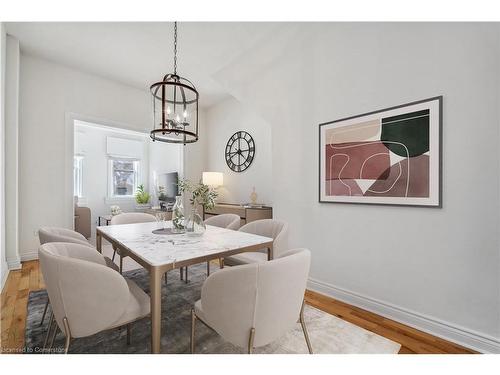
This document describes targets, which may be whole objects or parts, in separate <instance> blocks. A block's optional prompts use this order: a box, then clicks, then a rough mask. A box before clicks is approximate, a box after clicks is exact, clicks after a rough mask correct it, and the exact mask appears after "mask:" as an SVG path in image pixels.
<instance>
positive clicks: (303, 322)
mask: <svg viewBox="0 0 500 375" xmlns="http://www.w3.org/2000/svg"><path fill="white" fill-rule="evenodd" d="M300 325H301V326H302V332H304V338H305V339H306V344H307V349H308V350H309V354H313V349H312V346H311V341H310V340H309V334H308V333H307V328H306V322H305V320H304V301H302V307H301V308H300Z"/></svg>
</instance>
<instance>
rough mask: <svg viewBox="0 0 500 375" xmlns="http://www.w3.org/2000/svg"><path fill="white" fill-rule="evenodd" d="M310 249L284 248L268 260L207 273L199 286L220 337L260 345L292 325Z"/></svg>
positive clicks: (243, 344) (205, 310) (301, 296)
mask: <svg viewBox="0 0 500 375" xmlns="http://www.w3.org/2000/svg"><path fill="white" fill-rule="evenodd" d="M310 263H311V253H310V252H309V250H306V249H296V250H291V251H288V252H286V253H285V254H284V256H283V257H281V258H277V259H274V260H272V261H269V262H263V263H252V264H248V265H243V266H237V267H231V268H224V269H222V270H220V271H218V272H215V273H213V274H211V275H210V276H209V277H208V278H207V279H206V281H205V283H204V284H203V287H202V290H201V305H202V309H203V314H204V316H205V318H206V320H207V323H208V324H209V325H210V326H211V327H212V328H213V329H215V330H216V331H217V332H218V333H219V334H220V335H221V336H222V337H223V338H224V339H226V340H228V341H230V342H232V343H233V344H235V345H238V346H241V347H246V346H247V344H248V338H249V333H250V330H251V329H252V328H255V337H254V346H255V347H258V346H263V345H267V344H268V343H270V342H272V341H274V340H275V339H277V338H278V337H280V336H282V335H283V334H285V333H286V332H288V331H289V330H290V329H292V328H293V327H294V326H295V324H297V320H298V318H299V314H300V309H301V307H302V301H303V299H304V293H305V289H306V283H307V278H308V275H309V267H310Z"/></svg>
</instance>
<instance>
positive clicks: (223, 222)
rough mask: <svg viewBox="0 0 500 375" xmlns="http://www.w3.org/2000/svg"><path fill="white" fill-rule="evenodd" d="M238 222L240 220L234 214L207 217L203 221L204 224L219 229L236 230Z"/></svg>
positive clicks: (238, 225)
mask: <svg viewBox="0 0 500 375" xmlns="http://www.w3.org/2000/svg"><path fill="white" fill-rule="evenodd" d="M240 221H241V218H240V217H239V216H238V215H236V214H221V215H215V216H212V217H209V218H208V219H206V220H205V224H207V225H213V226H214V227H219V228H226V229H232V230H238V228H239V227H240Z"/></svg>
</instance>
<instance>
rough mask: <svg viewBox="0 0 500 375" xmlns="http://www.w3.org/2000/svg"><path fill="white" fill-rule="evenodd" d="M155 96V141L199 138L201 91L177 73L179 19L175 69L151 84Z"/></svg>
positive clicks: (175, 31) (184, 141) (181, 140)
mask: <svg viewBox="0 0 500 375" xmlns="http://www.w3.org/2000/svg"><path fill="white" fill-rule="evenodd" d="M150 90H151V95H152V96H153V130H151V132H150V137H151V139H152V140H153V141H161V142H167V143H183V144H186V143H193V142H196V141H197V140H198V99H199V94H198V91H197V90H196V87H195V86H194V85H193V83H192V82H191V81H189V80H188V79H186V78H183V77H181V76H179V75H177V22H174V72H173V73H170V74H167V75H165V76H164V77H163V80H162V81H160V82H156V83H153V84H152V85H151V87H150Z"/></svg>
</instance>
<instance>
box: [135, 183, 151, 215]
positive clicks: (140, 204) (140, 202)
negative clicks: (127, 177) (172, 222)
mask: <svg viewBox="0 0 500 375" xmlns="http://www.w3.org/2000/svg"><path fill="white" fill-rule="evenodd" d="M150 198H151V195H150V194H149V193H148V192H147V191H145V190H144V185H143V184H141V185H139V186H137V191H136V192H135V201H136V202H137V204H136V209H137V210H145V209H148V208H150V205H149V199H150Z"/></svg>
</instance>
